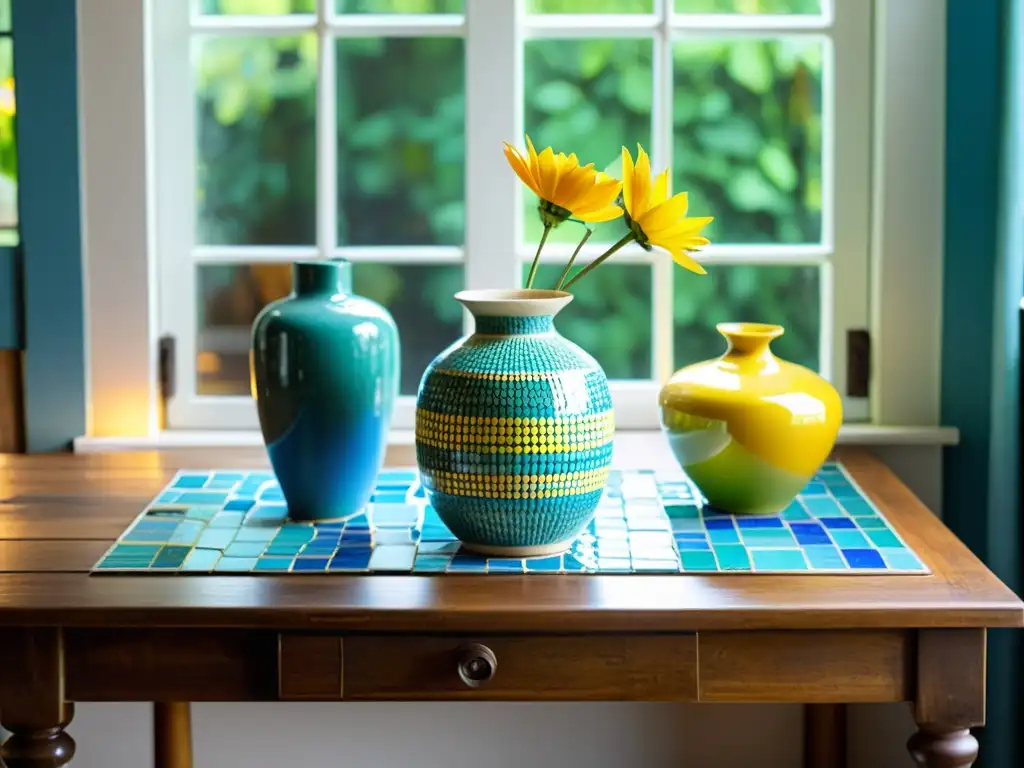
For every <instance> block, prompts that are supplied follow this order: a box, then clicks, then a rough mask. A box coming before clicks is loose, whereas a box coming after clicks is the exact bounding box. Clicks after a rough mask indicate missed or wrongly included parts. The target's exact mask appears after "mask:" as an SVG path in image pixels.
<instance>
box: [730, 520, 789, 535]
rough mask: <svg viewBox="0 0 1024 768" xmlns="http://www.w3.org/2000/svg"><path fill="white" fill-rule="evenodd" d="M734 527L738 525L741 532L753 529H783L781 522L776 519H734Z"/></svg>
mask: <svg viewBox="0 0 1024 768" xmlns="http://www.w3.org/2000/svg"><path fill="white" fill-rule="evenodd" d="M736 525H738V526H739V527H740V530H741V531H743V532H746V531H747V530H751V529H755V528H784V527H785V526H784V525H783V523H782V521H781V520H780V519H779V518H777V517H740V518H737V519H736Z"/></svg>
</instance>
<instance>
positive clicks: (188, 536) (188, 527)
mask: <svg viewBox="0 0 1024 768" xmlns="http://www.w3.org/2000/svg"><path fill="white" fill-rule="evenodd" d="M205 527H206V526H205V525H203V524H202V522H200V521H198V520H185V521H184V522H182V523H180V524H179V525H178V527H177V528H175V529H174V533H173V534H172V535H171V538H170V540H169V541H170V543H171V544H195V542H196V539H198V538H199V535H200V534H201V533H202V532H203V529H204V528H205Z"/></svg>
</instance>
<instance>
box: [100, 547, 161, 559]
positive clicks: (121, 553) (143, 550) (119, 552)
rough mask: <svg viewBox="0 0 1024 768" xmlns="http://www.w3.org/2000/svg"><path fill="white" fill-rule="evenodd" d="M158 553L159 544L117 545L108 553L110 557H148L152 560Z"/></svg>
mask: <svg viewBox="0 0 1024 768" xmlns="http://www.w3.org/2000/svg"><path fill="white" fill-rule="evenodd" d="M159 551H160V545H159V544H118V545H117V546H116V547H114V548H113V549H112V550H111V551H110V556H111V557H134V558H144V557H148V558H149V559H150V560H152V559H153V558H154V557H156V553H157V552H159Z"/></svg>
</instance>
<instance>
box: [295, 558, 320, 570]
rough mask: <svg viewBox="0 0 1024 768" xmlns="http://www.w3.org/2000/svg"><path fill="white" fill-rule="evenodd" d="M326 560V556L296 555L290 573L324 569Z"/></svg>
mask: <svg viewBox="0 0 1024 768" xmlns="http://www.w3.org/2000/svg"><path fill="white" fill-rule="evenodd" d="M328 562H329V559H328V558H326V557H297V558H295V562H294V564H293V565H292V573H311V572H319V571H326V570H327V563H328Z"/></svg>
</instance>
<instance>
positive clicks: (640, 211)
mask: <svg viewBox="0 0 1024 768" xmlns="http://www.w3.org/2000/svg"><path fill="white" fill-rule="evenodd" d="M636 152H637V155H636V168H635V170H634V171H633V208H634V210H633V211H631V212H630V215H631V216H632V217H633V218H634V219H640V218H641V217H642V216H643V215H644V213H645V212H646V211H647V209H648V208H650V205H651V204H650V200H651V159H650V158H649V157H648V156H647V153H646V152H644V148H643V147H641V146H640V145H639V144H637V145H636Z"/></svg>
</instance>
